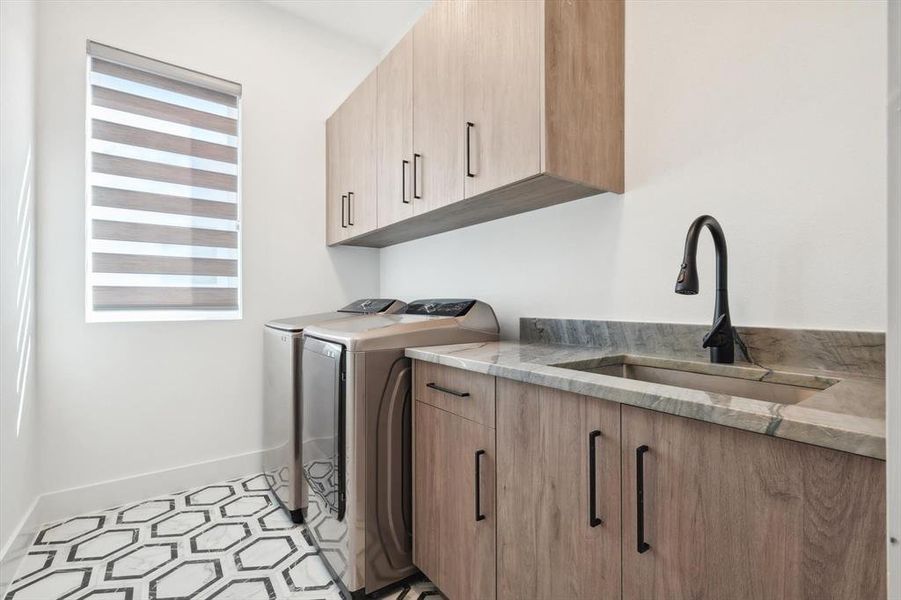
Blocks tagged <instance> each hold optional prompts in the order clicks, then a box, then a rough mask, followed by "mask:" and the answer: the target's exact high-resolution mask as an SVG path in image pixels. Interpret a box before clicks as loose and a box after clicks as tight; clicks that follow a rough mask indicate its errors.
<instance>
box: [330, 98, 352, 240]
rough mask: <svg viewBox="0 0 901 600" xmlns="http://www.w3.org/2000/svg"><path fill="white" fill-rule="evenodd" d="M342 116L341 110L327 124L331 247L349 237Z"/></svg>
mask: <svg viewBox="0 0 901 600" xmlns="http://www.w3.org/2000/svg"><path fill="white" fill-rule="evenodd" d="M342 114H343V111H342V110H341V109H340V108H339V109H338V110H337V111H335V114H333V115H332V116H331V117H329V119H328V120H327V121H326V122H325V155H326V177H325V198H326V201H325V221H326V225H325V239H326V243H328V244H329V245H334V244H337V243H338V242H340V241H341V240H343V239H345V238H346V237H347V234H346V232H347V214H346V211H347V186H346V182H347V176H346V175H345V174H344V169H345V168H346V167H347V163H346V161H344V160H343V158H342V153H341V149H340V145H341V141H342V131H341V116H342Z"/></svg>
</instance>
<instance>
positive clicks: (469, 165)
mask: <svg viewBox="0 0 901 600" xmlns="http://www.w3.org/2000/svg"><path fill="white" fill-rule="evenodd" d="M475 126H476V124H475V123H470V122H468V121H467V123H466V176H467V177H475V176H476V174H475V173H473V172H472V151H471V149H470V146H471V144H472V140H471V138H472V136H471V135H470V133H469V132H470V131H472V128H473V127H475Z"/></svg>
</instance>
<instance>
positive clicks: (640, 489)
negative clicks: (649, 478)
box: [635, 445, 651, 554]
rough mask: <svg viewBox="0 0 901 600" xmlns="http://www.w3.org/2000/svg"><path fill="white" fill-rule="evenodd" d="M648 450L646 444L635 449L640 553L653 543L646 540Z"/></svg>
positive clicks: (649, 547) (636, 510)
mask: <svg viewBox="0 0 901 600" xmlns="http://www.w3.org/2000/svg"><path fill="white" fill-rule="evenodd" d="M648 450H650V448H648V447H647V446H645V445H641V446H639V447H638V448H636V449H635V522H636V526H637V527H638V532H637V539H638V553H639V554H644V553H645V552H647V551H648V550H650V549H651V545H650V544H649V543H647V542H646V541H644V453H645V452H647V451H648Z"/></svg>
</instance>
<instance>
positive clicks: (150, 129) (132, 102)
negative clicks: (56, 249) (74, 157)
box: [85, 42, 241, 321]
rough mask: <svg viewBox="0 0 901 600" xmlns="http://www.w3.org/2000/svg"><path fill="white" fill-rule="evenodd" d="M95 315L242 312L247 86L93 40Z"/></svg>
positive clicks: (90, 134) (130, 317) (91, 314)
mask: <svg viewBox="0 0 901 600" xmlns="http://www.w3.org/2000/svg"><path fill="white" fill-rule="evenodd" d="M87 74H88V82H87V135H86V139H87V152H86V154H87V177H86V205H87V206H86V211H85V214H86V221H87V224H86V226H87V251H86V253H85V254H86V263H87V264H86V268H87V282H86V283H87V285H86V286H85V288H86V310H87V319H88V321H149V320H188V319H239V318H241V232H240V216H241V203H240V189H241V188H240V173H241V170H240V157H241V151H240V99H241V86H240V85H238V84H236V83H232V82H230V81H225V80H222V79H218V78H215V77H211V76H208V75H203V74H201V73H197V72H195V71H191V70H188V69H183V68H180V67H176V66H173V65H170V64H166V63H161V62H158V61H155V60H151V59H149V58H145V57H143V56H138V55H136V54H131V53H129V52H124V51H122V50H117V49H115V48H111V47H109V46H104V45H102V44H97V43H95V42H88V69H87Z"/></svg>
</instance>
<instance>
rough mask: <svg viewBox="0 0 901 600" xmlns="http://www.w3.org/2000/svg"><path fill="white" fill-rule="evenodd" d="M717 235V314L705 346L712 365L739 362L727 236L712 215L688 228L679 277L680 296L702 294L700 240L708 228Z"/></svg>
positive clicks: (677, 283)
mask: <svg viewBox="0 0 901 600" xmlns="http://www.w3.org/2000/svg"><path fill="white" fill-rule="evenodd" d="M705 228H706V229H707V230H709V231H710V234H711V235H712V236H713V246H714V248H715V250H716V303H715V306H714V312H713V328H712V329H711V330H710V332H708V333H707V335H705V336H704V341H703V347H704V348H710V362H714V363H733V362H735V336H734V333H733V331H732V319H731V317H730V316H729V291H728V272H729V264H728V256H727V253H726V236H725V234H723V228H722V227H721V226H720V224H719V221H717V220H716V219H714V218H713V217H711V216H710V215H701V216H700V217H698V218H697V219H695V220H694V221H693V222H692V224H691V226H690V227H689V228H688V234H687V235H686V236H685V252H684V254H683V256H682V266H681V268H680V269H679V276H678V277H677V278H676V290H675V291H676V293H677V294H686V295H694V294H697V293H698V267H697V254H698V238H699V237H700V236H701V231H703V230H704V229H705Z"/></svg>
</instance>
